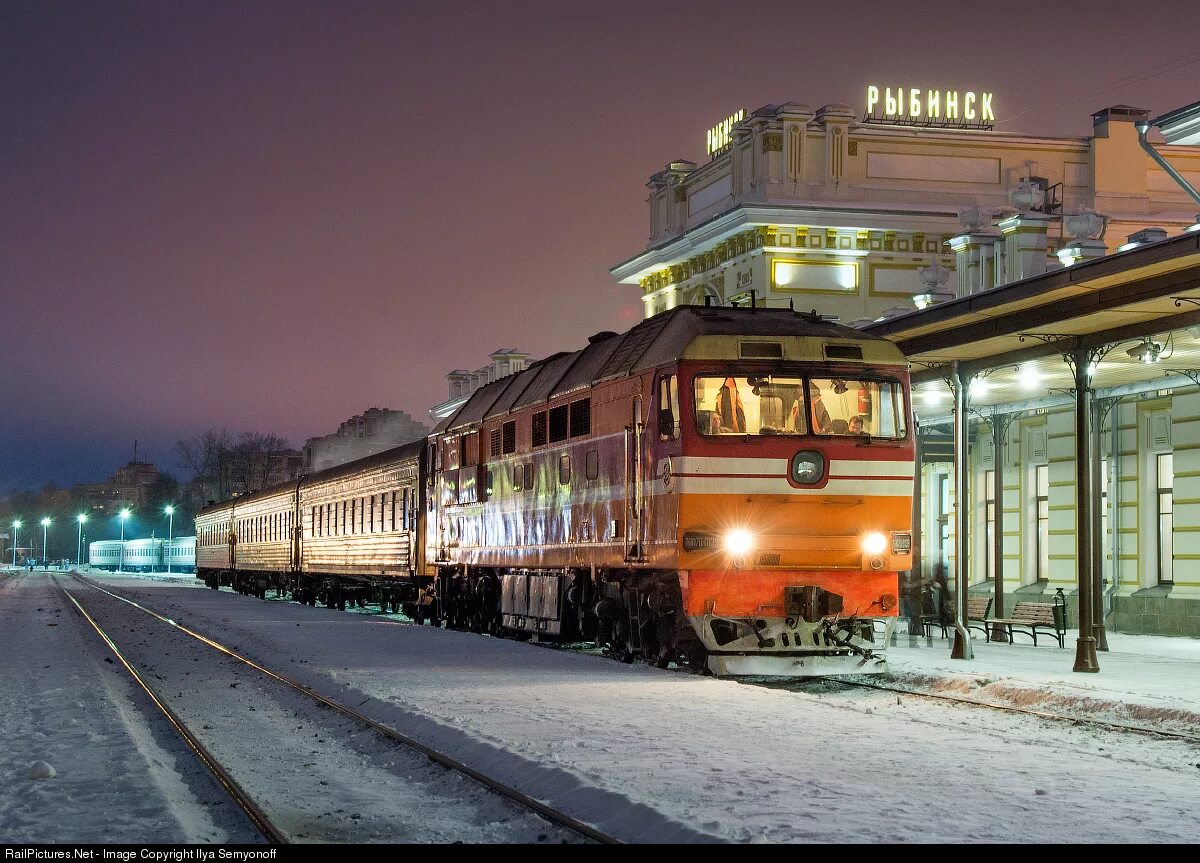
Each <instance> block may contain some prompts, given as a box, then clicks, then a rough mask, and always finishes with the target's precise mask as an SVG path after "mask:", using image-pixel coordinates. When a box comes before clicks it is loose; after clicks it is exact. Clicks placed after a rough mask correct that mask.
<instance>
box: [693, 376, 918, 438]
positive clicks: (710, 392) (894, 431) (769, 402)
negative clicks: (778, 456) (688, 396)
mask: <svg viewBox="0 0 1200 863" xmlns="http://www.w3.org/2000/svg"><path fill="white" fill-rule="evenodd" d="M695 392H696V427H697V428H698V429H699V431H700V433H701V434H705V435H804V434H815V435H833V436H842V435H845V436H859V435H861V436H865V437H870V438H884V439H888V440H899V439H902V438H903V437H904V436H905V435H906V434H907V423H906V422H905V419H904V398H903V394H902V392H901V388H900V384H899V383H898V382H897V381H887V380H856V379H852V378H800V377H780V376H776V375H750V376H749V377H732V376H723V377H722V376H715V375H714V376H698V377H697V378H696V382H695Z"/></svg>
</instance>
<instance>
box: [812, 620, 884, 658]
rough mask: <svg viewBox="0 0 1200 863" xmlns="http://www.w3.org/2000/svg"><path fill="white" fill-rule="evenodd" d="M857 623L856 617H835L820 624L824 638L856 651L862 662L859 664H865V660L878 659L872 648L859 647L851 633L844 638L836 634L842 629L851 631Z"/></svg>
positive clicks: (856, 626)
mask: <svg viewBox="0 0 1200 863" xmlns="http://www.w3.org/2000/svg"><path fill="white" fill-rule="evenodd" d="M858 624H859V620H858V618H856V617H843V618H838V617H835V618H833V619H832V620H825V621H823V623H822V625H823V627H824V629H825V637H826V638H828V639H829V640H830V641H832V642H834V643H835V644H837V645H838V646H839V647H844V648H846V649H847V650H849V651H852V652H853V653H856V654H858V655H859V656H861V657H862V662H860V663H859V665H866V664H867V662H869V661H870V660H872V659H875V660H878V659H879V657H878V656H876V655H875V652H874V651H872V650H868V649H866V648H864V647H859V646H858V645H857V644H855V643H854V640H853V639H854V636H853V635H850V636H848V637H846V638H842V637H840V636H839V634H838V633H840V632H842V631H843V630H844V631H846V632H850V633H853V632H854V631H855V630H856V629H857V628H858ZM847 627H849V628H848V629H847Z"/></svg>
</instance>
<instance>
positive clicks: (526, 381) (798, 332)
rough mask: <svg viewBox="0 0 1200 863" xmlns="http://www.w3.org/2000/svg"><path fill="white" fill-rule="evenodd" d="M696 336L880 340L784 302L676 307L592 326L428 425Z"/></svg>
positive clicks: (498, 406)
mask: <svg viewBox="0 0 1200 863" xmlns="http://www.w3.org/2000/svg"><path fill="white" fill-rule="evenodd" d="M700 336H818V337H825V338H841V339H856V340H861V341H879V339H878V338H877V337H875V336H869V335H866V334H864V333H862V332H860V331H859V330H855V329H851V328H850V327H846V326H843V325H841V324H836V323H833V322H831V321H826V320H822V319H820V318H819V317H816V316H814V315H812V314H804V313H800V312H795V311H792V310H791V309H762V308H759V309H747V308H733V307H724V306H720V307H709V306H678V307H676V308H674V309H671V310H670V311H667V312H663V313H661V314H658V315H655V316H654V317H652V318H648V319H647V320H644V321H642V322H641V323H640V324H638V325H637V326H635V327H633V328H632V329H631V330H629V331H628V332H625V333H620V334H617V333H599V334H597V335H595V336H592V338H591V340H590V343H589V344H588V346H587V347H586V348H583V349H581V350H578V351H574V352H572V353H560V354H554V355H553V356H550V357H547V358H545V359H542V360H538V361H537V362H534V363H530V364H529V366H528V367H526V368H525V369H523V370H522V371H519V372H517V373H516V374H513V375H509V376H507V377H503V378H500V379H499V380H496V381H492V382H491V383H489V384H485V385H484V386H482V387H480V388H479V389H477V390H476V391H475V392H473V393H472V394H471V397H470V398H468V399H467V401H466V402H465V403H463V405H462V407H460V408H459V409H458V410H457V411H456V412H455V413H453V414H451V415H450V416H449V417H447V418H446V419H444V420H443V421H442V422H441V423H440V424H438V427H437V428H436V429H434V432H435V433H437V432H442V431H445V430H446V429H451V428H456V427H458V426H462V425H468V424H471V423H478V422H481V421H482V420H484V419H486V418H487V417H492V416H500V415H503V414H506V413H508V412H509V411H511V410H514V409H515V408H519V407H523V406H525V405H531V404H537V403H541V402H545V401H548V400H550V399H552V398H554V397H555V396H558V395H562V394H564V393H568V392H570V391H572V390H575V389H579V388H582V387H585V386H590V385H591V384H595V383H598V382H599V381H602V380H605V379H607V378H612V377H620V376H623V375H628V374H631V373H633V372H638V371H643V370H645V369H651V368H655V367H656V366H659V365H662V364H663V363H668V362H671V361H673V360H677V359H678V358H679V357H680V356H682V355H683V353H684V351H685V350H686V349H687V347H688V345H690V344H691V343H692V342H693V341H695V339H697V338H698V337H700Z"/></svg>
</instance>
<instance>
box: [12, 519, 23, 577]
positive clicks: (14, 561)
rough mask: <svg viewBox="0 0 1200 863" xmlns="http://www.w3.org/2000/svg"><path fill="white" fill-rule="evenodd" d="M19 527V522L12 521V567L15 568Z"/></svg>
mask: <svg viewBox="0 0 1200 863" xmlns="http://www.w3.org/2000/svg"><path fill="white" fill-rule="evenodd" d="M20 529H21V522H20V521H19V520H18V521H14V522H13V569H16V568H17V531H18V530H20Z"/></svg>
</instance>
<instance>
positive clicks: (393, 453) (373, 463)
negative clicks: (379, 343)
mask: <svg viewBox="0 0 1200 863" xmlns="http://www.w3.org/2000/svg"><path fill="white" fill-rule="evenodd" d="M423 446H425V439H424V438H421V439H419V440H415V441H411V442H410V443H406V444H401V445H400V446H397V447H392V448H391V449H385V450H384V451H383V452H377V453H375V454H374V455H368V456H363V457H362V458H358V459H355V460H354V461H348V462H346V463H345V464H339V465H337V466H335V467H327V468H325V470H319V471H317V472H316V473H310V474H306V475H305V476H303V477H300V478H299V479H292V480H288V481H287V482H284V483H279V484H278V485H273V486H270V487H269V488H264V489H260V490H259V491H252V492H250V493H249V494H244V495H242V496H240V497H235V498H230V499H229V500H222V501H218V502H217V503H213V504H209V505H208V506H206V507H203V508H202V509H200V510H197V512H196V515H198V516H199V515H203V514H205V513H207V512H209V511H210V510H218V509H222V508H223V507H227V506H229V504H230V503H237V504H243V503H247V502H249V501H254V500H260V499H262V498H266V497H270V496H271V495H274V494H279V492H281V491H293V490H295V488H296V486H297V484H299V485H302V486H307V485H310V484H312V483H315V482H325V481H328V480H331V479H338V478H339V477H342V476H349V475H351V474H355V473H358V472H359V471H362V470H370V469H371V468H373V467H378V466H380V465H385V464H388V463H389V462H393V461H404V460H405V459H410V458H416V457H417V456H419V455H420V454H421V448H422V447H423Z"/></svg>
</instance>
